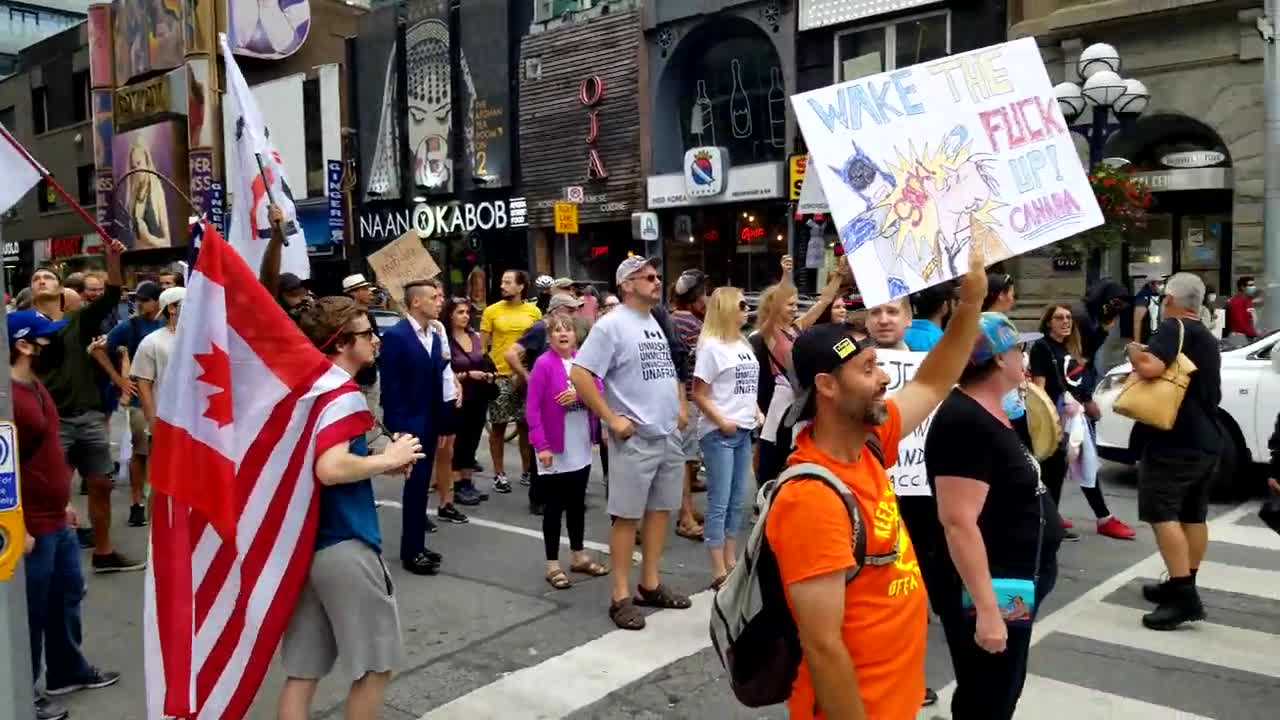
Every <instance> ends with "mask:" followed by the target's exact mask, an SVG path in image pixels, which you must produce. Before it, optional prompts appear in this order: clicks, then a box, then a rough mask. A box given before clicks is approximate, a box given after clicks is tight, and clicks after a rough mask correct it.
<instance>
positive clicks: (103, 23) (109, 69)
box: [88, 5, 115, 88]
mask: <svg viewBox="0 0 1280 720" xmlns="http://www.w3.org/2000/svg"><path fill="white" fill-rule="evenodd" d="M88 30H89V33H88V34H89V87H91V88H109V87H111V86H113V85H115V72H114V70H115V64H114V63H115V56H114V54H113V53H112V51H111V38H112V34H113V32H114V30H115V28H114V24H113V22H112V18H111V6H110V5H90V6H89V20H88Z"/></svg>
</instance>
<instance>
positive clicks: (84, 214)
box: [0, 125, 115, 244]
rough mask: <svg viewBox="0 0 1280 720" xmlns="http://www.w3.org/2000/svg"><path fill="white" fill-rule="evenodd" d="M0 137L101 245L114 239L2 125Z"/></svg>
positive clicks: (0, 126)
mask: <svg viewBox="0 0 1280 720" xmlns="http://www.w3.org/2000/svg"><path fill="white" fill-rule="evenodd" d="M0 135H4V139H5V140H7V141H8V142H9V144H10V145H12V146H13V149H14V150H17V151H18V154H19V155H21V156H22V157H24V158H26V161H27V162H29V163H31V167H33V168H35V169H36V172H37V173H40V177H42V178H44V179H45V180H46V181H47V182H48V183H49V184H50V185H52V186H53V189H54V190H56V191H57V192H58V194H59V195H61V196H62V199H63V200H65V201H67V204H68V205H70V206H71V207H72V208H74V209H75V211H76V212H77V213H79V214H80V217H82V218H84V220H85V222H87V223H89V224H90V225H91V226H93V229H95V230H97V231H98V235H100V236H101V237H102V242H103V244H107V243H109V242H110V241H111V240H113V239H115V236H114V235H112V234H111V233H109V232H107V231H106V230H105V229H103V227H102V226H101V225H99V224H98V220H97V218H95V217H94V216H92V215H90V214H89V211H88V210H85V209H84V208H83V207H82V206H81V205H80V203H78V202H76V201H75V199H73V198H72V197H71V196H70V195H68V194H67V191H66V190H64V189H62V186H61V185H59V184H58V181H57V180H55V179H54V177H53V173H51V172H49V171H48V170H45V169H44V166H43V165H41V164H40V163H38V162H36V159H35V158H33V157H31V153H29V152H27V149H26V148H24V147H22V143H20V142H18V141H17V140H15V139H14V138H13V136H12V135H10V134H9V131H8V130H7V129H6V128H5V127H4V126H3V125H0Z"/></svg>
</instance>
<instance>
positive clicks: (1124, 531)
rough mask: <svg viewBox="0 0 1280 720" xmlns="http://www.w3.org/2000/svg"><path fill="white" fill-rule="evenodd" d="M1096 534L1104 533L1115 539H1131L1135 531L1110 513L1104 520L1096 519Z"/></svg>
mask: <svg viewBox="0 0 1280 720" xmlns="http://www.w3.org/2000/svg"><path fill="white" fill-rule="evenodd" d="M1098 534H1099V535H1105V536H1107V537H1109V538H1114V539H1116V540H1132V539H1133V538H1134V536H1135V535H1137V533H1136V532H1134V530H1133V528H1131V527H1129V526H1128V525H1126V524H1124V523H1123V522H1121V521H1120V519H1119V518H1117V517H1116V516H1114V515H1112V516H1111V517H1109V518H1107V519H1106V520H1100V521H1098Z"/></svg>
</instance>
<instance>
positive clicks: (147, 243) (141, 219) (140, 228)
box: [126, 137, 173, 249]
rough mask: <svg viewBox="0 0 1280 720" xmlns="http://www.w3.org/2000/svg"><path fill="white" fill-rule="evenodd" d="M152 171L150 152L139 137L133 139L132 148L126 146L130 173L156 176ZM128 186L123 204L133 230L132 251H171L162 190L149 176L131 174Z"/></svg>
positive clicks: (166, 210)
mask: <svg viewBox="0 0 1280 720" xmlns="http://www.w3.org/2000/svg"><path fill="white" fill-rule="evenodd" d="M155 169H156V164H155V161H154V160H152V158H151V151H150V150H148V149H147V146H146V145H145V144H144V143H143V140H142V138H141V137H137V138H134V140H133V144H132V145H130V146H129V170H131V171H132V170H150V171H152V172H155ZM128 182H129V191H128V194H127V196H126V197H127V199H126V202H127V203H128V204H127V209H128V210H129V223H130V228H131V229H132V230H133V237H134V241H133V247H134V248H135V249H138V248H151V247H170V246H171V245H172V244H173V243H172V242H171V240H170V236H169V209H168V206H167V205H166V203H165V199H164V187H163V186H162V185H161V184H160V181H159V180H157V179H156V177H155V176H154V175H152V174H151V173H149V172H138V173H134V174H132V175H130V176H129V181H128Z"/></svg>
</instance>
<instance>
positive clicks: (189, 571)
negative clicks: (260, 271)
mask: <svg viewBox="0 0 1280 720" xmlns="http://www.w3.org/2000/svg"><path fill="white" fill-rule="evenodd" d="M156 415H157V417H156V422H155V427H154V429H153V431H152V434H153V437H152V447H153V451H152V456H151V485H152V488H153V495H152V498H153V517H152V524H151V538H150V552H151V562H150V563H149V565H148V568H147V577H146V585H145V610H144V628H145V630H144V632H145V642H144V647H145V650H146V686H147V716H148V718H150V719H151V720H159V719H160V718H162V717H178V718H201V719H205V718H208V719H213V718H236V719H237V720H238V719H239V718H243V717H245V715H246V714H247V712H248V708H249V705H250V704H251V703H252V702H253V698H254V695H255V694H256V693H257V691H258V688H259V687H260V686H261V684H262V680H263V678H264V677H265V676H266V673H267V668H268V665H269V664H270V662H271V658H272V655H273V654H274V653H275V650H276V646H277V645H278V643H279V641H280V637H281V635H282V634H283V633H284V629H285V627H286V626H287V625H288V622H289V616H290V615H291V613H292V612H293V607H294V603H295V602H296V600H297V597H298V593H299V591H300V589H301V588H302V585H303V583H304V582H305V580H306V576H307V570H308V568H309V566H310V563H311V556H312V552H313V548H314V542H315V533H316V514H317V508H318V503H319V494H318V481H317V480H316V478H315V471H314V459H315V458H316V457H317V456H318V455H319V454H320V453H322V452H324V451H325V450H327V449H328V448H330V447H333V446H334V445H337V444H339V443H345V442H347V441H349V440H350V439H351V438H353V437H355V436H357V435H359V434H360V433H363V432H365V431H367V430H369V429H370V428H372V427H373V416H372V414H370V412H369V408H368V406H367V405H366V403H365V401H364V397H363V396H362V395H361V394H360V392H359V390H358V388H357V387H356V386H355V384H354V383H353V382H352V381H351V377H350V376H349V375H348V374H347V373H346V372H344V371H343V370H341V369H339V368H338V367H336V366H334V365H333V364H332V363H331V362H329V360H328V359H327V358H325V356H324V355H323V354H322V353H320V351H318V350H316V349H315V347H314V346H312V344H311V343H310V342H308V341H307V339H306V337H304V336H303V334H302V332H301V331H300V330H298V328H297V327H296V326H295V325H294V324H293V323H292V322H291V321H290V320H289V318H288V316H286V315H285V313H284V311H283V310H281V309H280V307H279V305H277V304H276V302H275V301H274V300H273V299H272V298H271V296H270V295H269V294H268V293H267V291H266V289H265V288H263V287H262V286H261V285H260V284H259V283H258V281H257V278H256V277H255V276H254V274H253V272H252V271H251V270H250V269H249V267H248V266H247V265H246V264H245V262H244V260H243V259H241V257H240V256H239V254H237V253H236V252H235V251H234V250H232V249H231V246H230V245H228V244H227V242H226V241H225V240H223V238H222V237H221V236H220V235H219V234H218V231H217V230H216V229H215V228H214V227H213V226H212V225H209V224H207V223H206V224H205V225H204V227H203V230H202V241H201V247H200V255H199V258H198V259H197V261H196V266H195V268H194V269H193V271H192V273H191V275H190V278H189V282H188V289H187V295H186V299H185V301H184V302H183V306H182V315H181V319H180V321H179V323H178V333H177V337H176V339H175V342H174V348H173V351H172V354H171V356H170V360H169V364H168V367H167V368H166V370H165V374H164V377H163V380H162V382H161V388H160V395H159V398H158V400H157V409H156Z"/></svg>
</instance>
